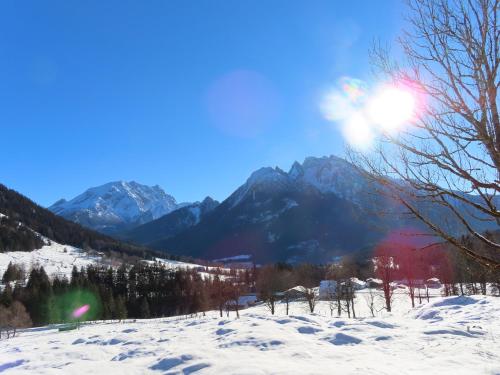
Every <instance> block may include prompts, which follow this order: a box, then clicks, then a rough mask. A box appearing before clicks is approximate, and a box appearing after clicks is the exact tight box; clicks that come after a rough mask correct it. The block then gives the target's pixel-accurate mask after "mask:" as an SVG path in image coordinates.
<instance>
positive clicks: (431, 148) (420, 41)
mask: <svg viewBox="0 0 500 375" xmlns="http://www.w3.org/2000/svg"><path fill="white" fill-rule="evenodd" d="M408 4H409V12H408V22H409V27H408V29H407V31H406V32H405V33H404V34H403V35H402V37H401V38H400V39H399V43H400V45H401V47H402V51H403V54H404V58H403V59H402V60H401V61H398V62H395V61H393V60H392V59H391V58H390V52H389V50H388V48H385V47H381V46H380V45H378V46H376V47H375V48H374V50H373V53H372V55H373V60H374V63H375V67H376V70H377V72H379V73H381V74H382V76H383V77H384V78H385V79H387V81H388V82H392V83H395V84H404V85H406V86H409V87H411V89H412V90H413V91H414V92H415V93H416V94H417V95H418V97H423V98H424V100H422V102H423V103H424V104H423V106H421V107H422V108H419V111H418V113H416V116H415V119H414V120H413V121H412V124H411V126H410V127H408V128H406V129H403V130H401V131H399V132H397V133H394V132H393V133H390V132H381V134H380V137H379V139H378V142H377V144H376V145H375V146H374V151H373V152H372V153H369V154H363V153H361V152H358V151H354V150H351V156H352V160H353V161H354V163H355V164H356V165H358V166H359V167H360V170H363V171H365V172H367V174H366V175H367V176H368V177H369V178H373V179H374V180H375V181H376V182H377V183H378V184H377V185H378V186H379V187H380V191H383V192H384V193H385V194H388V195H389V196H390V197H391V198H393V199H394V200H395V201H397V202H399V203H400V204H401V205H402V207H403V208H404V210H405V211H406V212H408V213H410V214H411V215H412V216H414V217H416V218H417V219H418V220H420V221H421V222H422V223H424V224H425V225H426V226H427V227H428V228H429V229H430V230H431V231H432V232H433V234H435V235H436V236H438V237H440V238H442V239H444V240H446V241H447V242H449V243H451V244H453V245H454V246H455V248H456V249H459V251H461V252H463V253H464V254H466V255H468V256H469V257H472V258H473V259H476V260H477V261H479V262H481V263H482V264H484V265H486V266H488V267H490V268H499V267H500V242H499V241H498V239H497V240H495V239H491V238H488V237H487V236H485V235H484V233H483V232H482V230H481V229H480V228H481V227H484V226H481V225H480V224H484V222H485V221H487V222H490V223H491V225H492V227H494V228H499V227H500V211H499V205H500V200H499V199H498V198H499V196H498V195H499V193H500V115H499V111H498V106H499V93H498V92H499V88H500V53H499V51H500V23H499V13H500V1H499V0H464V1H459V0H409V1H408ZM431 207H439V208H440V209H442V210H444V211H442V212H444V213H445V214H444V215H440V216H441V217H439V218H437V217H435V216H433V215H432V210H430V209H429V208H431ZM443 216H445V217H448V218H449V220H443ZM460 233H467V234H468V235H469V236H470V237H471V238H473V239H474V240H475V241H477V243H481V244H483V245H485V248H486V249H487V251H481V250H479V249H478V248H477V246H476V247H473V246H469V245H468V244H467V243H464V241H462V240H461V236H460Z"/></svg>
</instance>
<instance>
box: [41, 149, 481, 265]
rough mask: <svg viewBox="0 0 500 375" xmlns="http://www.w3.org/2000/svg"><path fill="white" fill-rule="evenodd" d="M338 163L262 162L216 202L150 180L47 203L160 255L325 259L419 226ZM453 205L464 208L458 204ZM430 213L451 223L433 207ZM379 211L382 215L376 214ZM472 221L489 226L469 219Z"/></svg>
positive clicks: (366, 247)
mask: <svg viewBox="0 0 500 375" xmlns="http://www.w3.org/2000/svg"><path fill="white" fill-rule="evenodd" d="M378 188H380V186H374V185H373V183H372V182H371V181H370V180H369V179H367V178H366V177H365V176H364V175H362V174H361V173H359V171H358V170H357V169H356V168H355V167H354V166H353V165H351V164H350V163H348V162H347V161H345V160H343V159H341V158H338V157H335V156H329V157H321V158H316V157H308V158H306V159H305V160H304V162H303V163H302V164H301V163H298V162H295V163H294V164H293V165H292V167H291V168H290V170H289V171H288V172H285V171H283V170H281V169H280V168H277V167H276V168H269V167H266V168H261V169H259V170H257V171H255V172H254V173H252V174H251V176H250V177H249V178H248V179H247V181H246V182H245V183H244V184H243V185H241V186H240V187H239V188H238V189H237V190H236V191H235V192H234V193H233V194H231V195H230V196H229V197H228V198H227V199H226V200H224V201H223V202H222V203H220V204H219V203H218V202H216V201H214V200H213V199H211V198H209V197H207V198H206V199H205V200H203V202H196V203H191V204H177V203H176V201H175V199H174V198H173V197H171V196H169V195H168V194H166V193H165V192H164V191H163V190H162V189H161V188H159V187H158V186H154V187H148V186H144V185H140V184H137V183H135V182H130V183H125V182H114V183H110V184H106V185H103V186H101V187H97V188H92V189H89V190H87V191H86V192H85V193H83V194H81V195H80V196H78V197H76V198H74V199H72V200H71V201H69V202H65V201H64V202H57V203H56V204H54V205H53V206H52V207H50V209H51V210H52V211H53V212H55V213H58V214H60V215H62V216H64V217H66V218H69V219H71V220H74V221H76V222H78V223H80V224H82V225H85V226H88V227H90V228H94V229H97V230H99V231H102V232H105V233H110V234H112V235H113V236H115V237H117V238H120V239H125V240H128V241H132V242H135V243H138V244H142V245H146V246H148V247H152V248H155V249H158V250H162V251H167V252H169V253H174V254H179V255H188V256H193V257H198V258H205V259H220V258H225V257H226V258H227V257H234V256H238V255H241V254H245V255H251V256H252V257H253V259H254V260H255V261H257V262H262V263H263V262H270V261H271V262H272V261H288V262H303V261H310V262H326V261H331V260H332V259H333V258H335V257H336V256H339V255H343V254H346V253H352V252H355V251H367V250H370V249H372V248H373V246H374V245H375V244H376V243H377V242H378V241H380V239H382V238H383V237H384V236H385V235H386V234H387V233H389V232H390V231H394V230H399V229H401V228H407V227H411V228H414V229H415V228H417V229H418V228H422V229H423V227H422V224H421V223H420V222H418V221H417V220H415V219H412V218H411V217H409V216H404V215H401V213H402V212H403V208H402V207H401V206H399V205H398V204H397V203H396V202H394V201H391V200H390V199H388V198H387V197H386V196H385V195H382V194H377V192H376V191H377V190H378ZM456 203H457V209H459V210H461V211H464V212H465V207H463V204H462V203H460V202H458V201H457V202H456ZM423 208H425V209H428V212H429V214H430V215H431V217H432V218H433V219H434V220H437V221H447V225H448V226H449V227H450V230H452V231H455V232H460V231H461V229H463V228H461V226H460V223H458V222H456V221H453V220H452V219H450V217H449V216H450V215H448V214H447V213H446V212H444V211H443V209H442V208H440V207H436V206H435V205H433V206H429V207H423ZM382 211H383V212H385V213H386V215H379V214H377V213H380V212H382ZM475 225H476V227H477V228H480V229H481V230H485V229H490V227H491V224H489V223H486V222H485V223H483V222H482V221H481V220H480V218H479V219H478V220H476V221H475Z"/></svg>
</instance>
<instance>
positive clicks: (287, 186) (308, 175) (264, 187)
mask: <svg viewBox="0 0 500 375" xmlns="http://www.w3.org/2000/svg"><path fill="white" fill-rule="evenodd" d="M366 188H367V181H366V179H365V178H364V177H363V176H362V175H361V174H360V173H359V172H358V171H357V170H356V168H354V166H353V165H352V164H350V163H348V162H347V161H345V160H344V159H341V158H339V157H336V156H333V155H331V156H324V157H321V158H316V157H308V158H306V159H305V160H304V162H303V163H302V164H300V163H299V162H297V161H296V162H295V163H293V165H292V167H291V168H290V171H289V172H288V173H287V172H285V171H283V170H282V169H280V168H278V167H276V168H271V167H265V168H261V169H259V170H257V171H255V172H254V173H252V175H251V176H250V177H249V178H248V180H247V181H246V182H245V184H243V185H242V186H241V187H240V188H239V189H238V190H236V192H235V193H234V194H232V195H231V197H230V198H229V200H230V201H231V204H232V206H236V205H237V204H238V203H239V202H240V201H241V200H242V199H244V198H245V197H246V196H247V195H248V194H252V195H254V194H256V193H258V192H262V191H266V192H271V191H272V192H275V193H277V192H290V191H308V190H314V191H317V192H319V193H323V194H327V193H328V194H330V193H331V194H335V195H336V196H338V197H339V198H342V199H346V200H349V201H351V202H353V203H359V202H360V196H361V195H362V193H363V191H364V189H366Z"/></svg>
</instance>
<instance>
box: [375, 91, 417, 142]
mask: <svg viewBox="0 0 500 375" xmlns="http://www.w3.org/2000/svg"><path fill="white" fill-rule="evenodd" d="M414 112H415V97H414V96H413V94H412V93H411V92H410V90H409V89H405V88H399V87H396V86H389V87H384V88H382V89H381V90H379V91H378V92H377V93H376V94H375V96H374V97H373V98H372V99H371V100H370V101H369V103H368V107H367V113H368V116H369V117H370V120H371V121H373V123H374V124H376V125H377V126H379V127H380V128H381V129H382V131H387V132H394V131H397V130H399V129H400V128H401V127H402V126H404V125H405V124H407V123H408V122H409V121H410V120H411V119H412V118H413V116H414Z"/></svg>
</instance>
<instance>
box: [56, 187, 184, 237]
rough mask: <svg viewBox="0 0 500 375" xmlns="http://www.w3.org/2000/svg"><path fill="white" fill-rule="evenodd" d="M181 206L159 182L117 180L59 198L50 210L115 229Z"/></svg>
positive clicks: (99, 227) (101, 228)
mask: <svg viewBox="0 0 500 375" xmlns="http://www.w3.org/2000/svg"><path fill="white" fill-rule="evenodd" d="M181 206H182V205H179V204H177V202H176V200H175V198H174V197H172V196H170V195H168V194H167V193H165V191H163V189H162V188H160V187H159V186H158V185H156V186H146V185H141V184H139V183H137V182H134V181H131V182H125V181H117V182H110V183H107V184H104V185H102V186H97V187H93V188H90V189H88V190H87V191H85V192H84V193H83V194H80V195H78V196H77V197H75V198H73V199H71V200H70V201H66V200H64V199H62V200H59V201H58V202H56V203H54V204H53V205H52V206H51V207H49V209H50V210H51V211H52V212H54V213H56V214H58V215H60V216H63V217H65V218H66V219H70V220H72V221H75V222H77V223H79V224H82V225H84V226H87V227H90V228H92V229H96V230H99V231H104V232H113V231H114V230H116V229H117V228H123V227H127V226H132V225H140V224H143V223H146V222H148V221H151V220H154V219H157V218H159V217H161V216H163V215H165V214H167V213H169V212H171V211H173V210H175V209H177V208H179V207H181Z"/></svg>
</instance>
